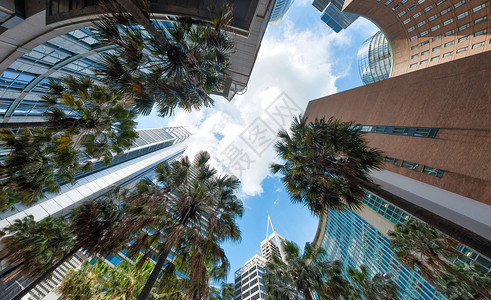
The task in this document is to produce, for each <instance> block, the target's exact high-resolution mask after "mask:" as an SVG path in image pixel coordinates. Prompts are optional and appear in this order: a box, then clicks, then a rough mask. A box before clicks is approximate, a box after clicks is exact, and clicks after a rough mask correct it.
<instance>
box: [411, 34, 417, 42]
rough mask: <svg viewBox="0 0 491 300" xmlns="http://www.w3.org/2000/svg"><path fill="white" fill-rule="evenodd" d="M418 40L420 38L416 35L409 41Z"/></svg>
mask: <svg viewBox="0 0 491 300" xmlns="http://www.w3.org/2000/svg"><path fill="white" fill-rule="evenodd" d="M417 38H418V36H417V35H415V36H412V37H411V38H410V39H409V40H410V41H414V40H415V39H417Z"/></svg>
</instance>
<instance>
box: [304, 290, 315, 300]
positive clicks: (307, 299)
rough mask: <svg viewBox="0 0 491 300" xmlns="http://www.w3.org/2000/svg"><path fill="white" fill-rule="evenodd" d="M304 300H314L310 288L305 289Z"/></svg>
mask: <svg viewBox="0 0 491 300" xmlns="http://www.w3.org/2000/svg"><path fill="white" fill-rule="evenodd" d="M303 298H304V299H305V300H314V298H312V294H311V293H310V290H309V289H308V288H305V289H304V290H303Z"/></svg>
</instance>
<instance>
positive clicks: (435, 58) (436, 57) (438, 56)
mask: <svg viewBox="0 0 491 300" xmlns="http://www.w3.org/2000/svg"><path fill="white" fill-rule="evenodd" d="M439 58H440V55H437V56H433V57H432V58H431V61H434V60H437V59H439Z"/></svg>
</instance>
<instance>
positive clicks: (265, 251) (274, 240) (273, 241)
mask: <svg viewBox="0 0 491 300" xmlns="http://www.w3.org/2000/svg"><path fill="white" fill-rule="evenodd" d="M270 225H271V230H272V233H271V234H269V226H270ZM285 243H286V239H285V238H284V237H282V236H281V235H279V234H278V233H277V232H276V231H275V230H274V227H273V222H272V221H271V217H270V216H269V215H268V223H267V225H266V239H265V240H264V241H262V242H261V254H262V256H263V257H264V258H266V259H267V260H272V259H273V255H276V256H278V257H279V258H281V260H282V261H284V262H286V255H285V251H284V248H283V247H284V244H285Z"/></svg>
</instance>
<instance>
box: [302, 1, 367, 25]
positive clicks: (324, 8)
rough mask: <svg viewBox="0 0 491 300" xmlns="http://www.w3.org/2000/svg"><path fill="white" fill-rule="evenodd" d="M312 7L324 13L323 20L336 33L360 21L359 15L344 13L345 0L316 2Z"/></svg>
mask: <svg viewBox="0 0 491 300" xmlns="http://www.w3.org/2000/svg"><path fill="white" fill-rule="evenodd" d="M312 5H313V6H314V7H315V8H317V10H319V11H320V12H321V13H322V14H321V20H322V21H323V22H324V23H326V24H327V26H329V27H331V29H332V30H334V32H336V33H338V32H340V31H341V30H343V29H346V28H348V26H350V25H351V24H352V23H353V22H354V21H356V19H358V16H357V15H354V14H350V13H347V12H343V11H342V10H343V5H344V0H332V1H326V0H315V1H314V2H313V3H312Z"/></svg>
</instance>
